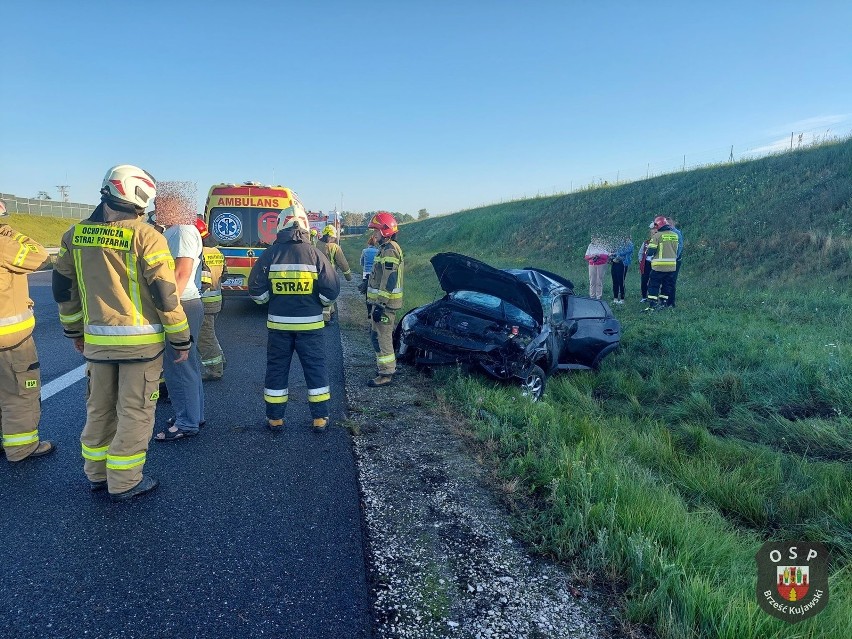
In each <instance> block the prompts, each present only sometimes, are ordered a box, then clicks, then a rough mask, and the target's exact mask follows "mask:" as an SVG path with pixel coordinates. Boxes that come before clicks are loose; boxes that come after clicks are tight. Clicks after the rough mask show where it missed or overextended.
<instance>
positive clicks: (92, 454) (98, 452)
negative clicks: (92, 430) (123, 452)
mask: <svg viewBox="0 0 852 639" xmlns="http://www.w3.org/2000/svg"><path fill="white" fill-rule="evenodd" d="M108 450H109V445H107V446H101V447H99V448H90V447H89V446H86V444H83V457H84V458H85V459H90V460H92V461H104V460H105V459H106V458H107V451H108Z"/></svg>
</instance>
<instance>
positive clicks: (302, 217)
mask: <svg viewBox="0 0 852 639" xmlns="http://www.w3.org/2000/svg"><path fill="white" fill-rule="evenodd" d="M293 226H298V227H299V228H301V229H302V230H303V231H307V230H308V228H309V227H310V223H309V222H308V216H307V215H306V214H305V210H304V209H303V208H301V207H298V206H290V207H288V208H286V209H284V210H283V211H281V212H280V213H279V214H278V230H279V231H281V230H283V229H289V228H292V227H293Z"/></svg>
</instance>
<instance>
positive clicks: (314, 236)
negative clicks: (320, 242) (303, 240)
mask: <svg viewBox="0 0 852 639" xmlns="http://www.w3.org/2000/svg"><path fill="white" fill-rule="evenodd" d="M317 235H319V233H317V230H316V229H311V246H316V245H317Z"/></svg>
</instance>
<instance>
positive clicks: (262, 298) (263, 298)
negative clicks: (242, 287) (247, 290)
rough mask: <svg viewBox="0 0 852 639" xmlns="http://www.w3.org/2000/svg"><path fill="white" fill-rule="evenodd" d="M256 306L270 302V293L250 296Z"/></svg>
mask: <svg viewBox="0 0 852 639" xmlns="http://www.w3.org/2000/svg"><path fill="white" fill-rule="evenodd" d="M249 297H251V298H252V299H253V300H254V302H255V304H266V302H268V301H269V291H265V292H264V293H263V295H250V296H249Z"/></svg>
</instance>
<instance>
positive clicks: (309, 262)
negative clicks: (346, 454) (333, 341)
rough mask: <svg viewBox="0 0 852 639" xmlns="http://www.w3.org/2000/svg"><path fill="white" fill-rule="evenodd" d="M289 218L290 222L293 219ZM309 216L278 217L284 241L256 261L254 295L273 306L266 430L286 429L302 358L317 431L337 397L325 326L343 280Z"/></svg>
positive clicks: (291, 211) (298, 212) (284, 213)
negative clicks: (318, 244) (293, 372)
mask: <svg viewBox="0 0 852 639" xmlns="http://www.w3.org/2000/svg"><path fill="white" fill-rule="evenodd" d="M288 218H289V219H288ZM308 228H309V227H308V217H307V215H305V213H304V211H302V210H296V209H295V207H290V208H288V209H285V210H284V211H282V212H281V213H280V214H279V216H278V237H277V238H276V239H275V243H274V244H273V245H272V246H271V247H269V248H268V249H266V250H265V251H264V252H263V254H262V255H261V256H260V258H258V260H257V262H255V264H254V266H253V267H252V269H251V273H250V275H249V283H248V288H249V295H250V296H251V298H252V299H253V300H254V301H255V302H256V303H258V304H264V303H266V302H269V314H268V316H267V321H266V327H267V328H268V329H269V338H268V342H267V347H266V381H265V387H264V389H263V399H264V401H265V402H266V425H267V428H269V429H270V430H272V431H280V430H281V429H282V428H283V427H284V411H285V409H286V408H287V398H288V381H289V376H290V362H291V360H292V358H293V351H296V353H298V355H299V361H300V362H301V363H302V370H303V371H304V373H305V383H306V385H307V387H308V406H309V407H310V411H311V417H312V418H313V428H314V430H316V431H324V430H325V429H326V428H327V426H328V414H329V412H328V400H329V399H330V398H331V392H330V388H329V382H328V372H327V370H326V366H325V331H323V330H322V329H323V327H324V326H325V324H324V322H323V317H322V312H323V309H324V308H325V307H327V306H330V305H331V304H332V303H333V302H334V300H335V299H337V296H338V294H339V293H340V281H339V280H338V278H337V273H336V272H335V270H334V267H332V265H331V263H330V262H329V261H328V258H326V257H325V255H323V254H322V253H321V252H320V251H319V250H317V249H316V248H314V247H313V246H311V243H310V241H311V240H310V233H309V231H308Z"/></svg>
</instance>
